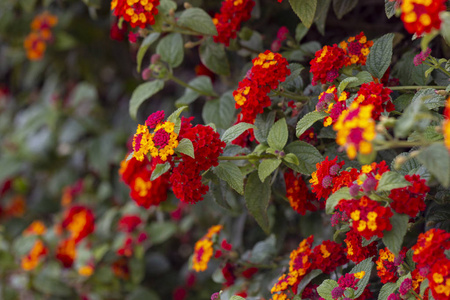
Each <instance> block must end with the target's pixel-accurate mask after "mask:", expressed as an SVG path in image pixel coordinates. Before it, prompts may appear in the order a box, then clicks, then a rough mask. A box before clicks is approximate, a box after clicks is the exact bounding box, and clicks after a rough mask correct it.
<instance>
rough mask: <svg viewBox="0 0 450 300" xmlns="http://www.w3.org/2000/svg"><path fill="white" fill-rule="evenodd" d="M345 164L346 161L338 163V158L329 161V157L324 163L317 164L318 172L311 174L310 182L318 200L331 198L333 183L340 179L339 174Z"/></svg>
mask: <svg viewBox="0 0 450 300" xmlns="http://www.w3.org/2000/svg"><path fill="white" fill-rule="evenodd" d="M344 164H345V162H344V161H341V162H339V163H338V162H337V157H335V158H334V159H333V160H328V156H327V157H325V160H324V161H322V162H320V163H317V164H316V168H317V171H315V172H314V173H312V174H311V177H312V178H311V179H310V180H309V182H310V183H312V186H311V187H312V190H313V193H315V194H316V196H317V199H319V200H320V199H322V198H324V199H327V198H328V197H329V196H330V194H331V192H332V190H333V182H334V180H335V178H337V177H338V172H339V171H340V169H341V168H342V166H343V165H344Z"/></svg>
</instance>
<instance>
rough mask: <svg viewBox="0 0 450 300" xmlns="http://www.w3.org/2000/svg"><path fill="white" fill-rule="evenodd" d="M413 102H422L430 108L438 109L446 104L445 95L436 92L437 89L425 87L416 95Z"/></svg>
mask: <svg viewBox="0 0 450 300" xmlns="http://www.w3.org/2000/svg"><path fill="white" fill-rule="evenodd" d="M411 102H412V103H414V102H421V103H423V104H424V106H425V107H426V108H428V109H436V108H439V107H444V106H445V97H444V96H441V95H438V94H436V90H435V89H423V90H420V91H418V92H417V93H416V94H415V95H414V97H413V99H412V100H411Z"/></svg>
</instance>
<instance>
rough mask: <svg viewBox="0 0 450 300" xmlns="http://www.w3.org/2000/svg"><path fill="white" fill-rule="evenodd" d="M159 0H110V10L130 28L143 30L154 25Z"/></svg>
mask: <svg viewBox="0 0 450 300" xmlns="http://www.w3.org/2000/svg"><path fill="white" fill-rule="evenodd" d="M158 5H159V0H112V1H111V10H113V11H114V12H113V13H114V15H115V16H116V17H118V18H123V19H124V20H125V21H127V22H128V23H130V25H131V27H133V28H135V27H136V26H138V27H141V28H145V27H147V26H148V25H153V24H155V16H156V15H157V14H158V8H157V6H158Z"/></svg>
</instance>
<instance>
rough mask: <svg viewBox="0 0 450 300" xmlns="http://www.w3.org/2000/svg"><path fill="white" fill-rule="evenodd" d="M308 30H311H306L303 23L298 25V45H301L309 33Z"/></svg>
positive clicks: (296, 31) (296, 33)
mask: <svg viewBox="0 0 450 300" xmlns="http://www.w3.org/2000/svg"><path fill="white" fill-rule="evenodd" d="M308 30H309V28H306V26H305V25H303V23H298V25H297V27H296V28H295V40H296V41H297V43H300V41H301V40H302V39H303V38H304V37H305V35H306V34H307V33H308Z"/></svg>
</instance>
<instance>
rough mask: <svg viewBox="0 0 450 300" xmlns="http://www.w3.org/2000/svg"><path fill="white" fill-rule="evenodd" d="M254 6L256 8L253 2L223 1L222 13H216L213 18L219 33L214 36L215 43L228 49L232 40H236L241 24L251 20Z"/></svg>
mask: <svg viewBox="0 0 450 300" xmlns="http://www.w3.org/2000/svg"><path fill="white" fill-rule="evenodd" d="M253 6H255V2H254V1H253V0H225V1H222V7H221V8H220V13H216V14H215V16H214V18H213V22H214V25H216V28H217V33H218V34H217V35H216V36H214V42H216V43H222V44H224V45H225V46H227V47H228V45H229V44H230V39H234V38H236V34H237V32H238V31H239V29H240V28H241V23H243V22H245V21H247V20H248V19H250V17H251V12H252V9H253Z"/></svg>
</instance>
